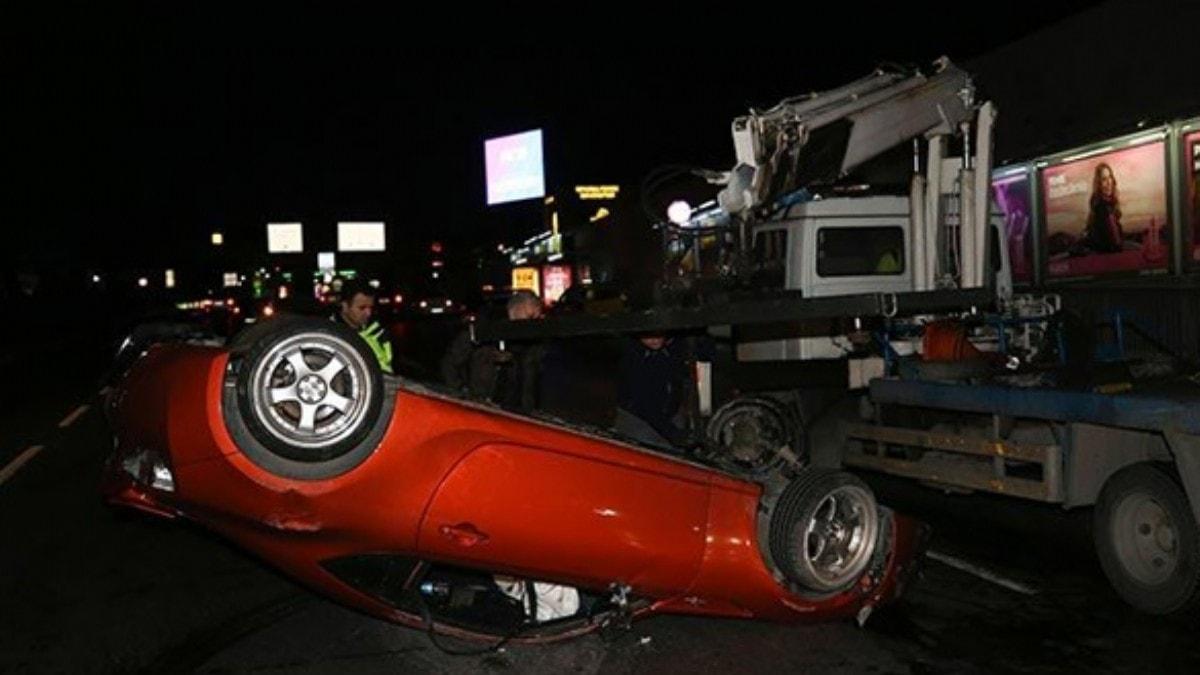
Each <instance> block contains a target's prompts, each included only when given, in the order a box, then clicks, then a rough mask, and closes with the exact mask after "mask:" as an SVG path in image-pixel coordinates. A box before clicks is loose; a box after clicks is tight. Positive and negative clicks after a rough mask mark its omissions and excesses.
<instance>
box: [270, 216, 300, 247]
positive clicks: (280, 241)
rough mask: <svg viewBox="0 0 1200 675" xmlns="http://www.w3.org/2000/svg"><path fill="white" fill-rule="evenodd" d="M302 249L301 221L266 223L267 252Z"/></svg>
mask: <svg viewBox="0 0 1200 675" xmlns="http://www.w3.org/2000/svg"><path fill="white" fill-rule="evenodd" d="M303 251H304V226H303V225H302V224H301V223H267V252H268V253H301V252H303Z"/></svg>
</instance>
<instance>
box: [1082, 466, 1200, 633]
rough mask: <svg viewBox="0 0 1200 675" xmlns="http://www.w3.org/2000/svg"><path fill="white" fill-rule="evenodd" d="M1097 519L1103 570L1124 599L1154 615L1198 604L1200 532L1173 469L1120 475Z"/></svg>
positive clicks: (1135, 469)
mask: <svg viewBox="0 0 1200 675" xmlns="http://www.w3.org/2000/svg"><path fill="white" fill-rule="evenodd" d="M1093 517H1094V521H1093V524H1094V530H1093V538H1094V540H1095V544H1096V553H1097V555H1098V556H1099V557H1100V565H1101V567H1103V568H1104V573H1105V575H1107V576H1108V580H1109V582H1110V583H1111V584H1112V586H1113V588H1114V589H1115V590H1116V591H1117V594H1118V595H1120V596H1121V598H1122V599H1124V600H1125V601H1126V602H1128V603H1129V604H1131V605H1133V606H1134V607H1136V608H1138V609H1140V610H1142V611H1143V612H1147V613H1149V614H1175V613H1178V612H1182V611H1185V610H1187V609H1190V608H1191V607H1194V606H1196V605H1197V603H1198V601H1200V528H1197V524H1196V519H1195V517H1194V516H1193V515H1192V510H1191V507H1190V505H1189V504H1188V500H1187V496H1186V495H1185V494H1184V492H1183V488H1182V487H1181V486H1180V485H1179V483H1178V482H1177V481H1176V480H1175V478H1174V476H1172V474H1171V470H1170V469H1169V468H1168V467H1166V466H1162V465H1158V464H1151V463H1142V464H1135V465H1133V466H1130V467H1126V468H1125V469H1122V470H1121V471H1118V472H1117V473H1116V474H1114V475H1113V476H1112V477H1111V478H1109V479H1108V481H1106V482H1105V484H1104V488H1103V489H1102V490H1101V491H1100V497H1099V499H1098V500H1097V501H1096V508H1095V511H1094V514H1093Z"/></svg>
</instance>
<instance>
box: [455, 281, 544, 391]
mask: <svg viewBox="0 0 1200 675" xmlns="http://www.w3.org/2000/svg"><path fill="white" fill-rule="evenodd" d="M506 311H507V313H508V319H509V320H510V321H523V320H528V319H539V318H541V316H542V303H541V300H540V299H538V297H537V296H536V295H534V294H533V293H531V292H529V291H517V292H516V293H514V294H513V296H512V297H511V298H510V299H509V301H508V305H507V308H506ZM543 351H544V350H543V349H542V347H541V346H540V345H537V344H531V343H508V344H506V345H505V348H504V349H500V347H499V346H498V345H492V344H481V345H476V344H474V343H473V342H471V336H470V333H469V332H468V331H463V332H462V333H460V334H459V335H458V336H457V337H456V338H455V339H454V341H453V342H451V343H450V348H449V349H448V350H446V355H445V356H444V357H443V358H442V363H441V370H442V379H443V380H444V381H445V382H446V384H448V385H450V386H451V387H453V388H454V389H456V390H458V391H460V392H462V393H465V394H468V395H469V396H471V397H473V398H477V399H484V400H489V401H492V402H493V403H496V404H499V405H500V406H502V407H504V408H508V409H510V410H519V411H521V412H532V411H533V410H534V409H536V408H537V392H538V373H539V371H540V368H541V360H542V354H543Z"/></svg>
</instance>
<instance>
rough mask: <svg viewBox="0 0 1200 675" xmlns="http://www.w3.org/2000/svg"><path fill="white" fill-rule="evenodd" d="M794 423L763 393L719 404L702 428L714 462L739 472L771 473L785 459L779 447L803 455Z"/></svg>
mask: <svg viewBox="0 0 1200 675" xmlns="http://www.w3.org/2000/svg"><path fill="white" fill-rule="evenodd" d="M795 426H796V425H795V424H794V423H793V422H792V419H791V417H790V416H789V415H788V414H787V411H786V409H785V408H784V406H783V404H782V403H779V402H777V401H775V400H772V399H769V398H765V397H757V396H755V397H746V398H738V399H734V400H732V401H730V402H728V403H726V404H725V405H723V406H721V407H720V408H719V409H718V410H717V412H716V414H714V415H713V417H712V420H711V421H709V423H708V426H707V428H706V430H705V435H706V437H707V441H708V443H707V445H708V447H709V448H710V449H711V452H712V453H713V455H714V459H715V460H716V462H717V464H718V465H719V466H720V467H721V468H723V469H725V470H727V471H731V472H733V473H737V474H739V475H749V476H758V475H764V474H767V473H770V472H771V471H772V470H774V469H775V468H777V467H778V466H779V465H780V464H783V463H784V462H786V461H787V459H786V458H785V457H783V456H782V455H781V454H780V449H781V448H783V447H784V446H787V448H788V450H789V451H790V452H791V453H792V454H793V455H797V456H799V455H802V449H801V448H800V447H799V445H800V443H799V442H798V441H799V435H798V434H796V433H794V429H795Z"/></svg>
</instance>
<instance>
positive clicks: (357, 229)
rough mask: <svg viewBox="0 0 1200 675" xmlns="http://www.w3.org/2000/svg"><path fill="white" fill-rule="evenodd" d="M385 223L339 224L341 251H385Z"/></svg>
mask: <svg viewBox="0 0 1200 675" xmlns="http://www.w3.org/2000/svg"><path fill="white" fill-rule="evenodd" d="M384 249H385V242H384V235H383V223H338V250H339V251H383V250H384Z"/></svg>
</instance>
